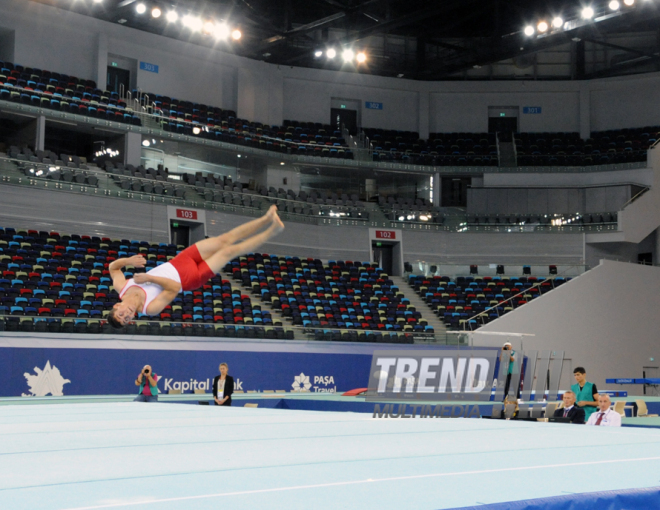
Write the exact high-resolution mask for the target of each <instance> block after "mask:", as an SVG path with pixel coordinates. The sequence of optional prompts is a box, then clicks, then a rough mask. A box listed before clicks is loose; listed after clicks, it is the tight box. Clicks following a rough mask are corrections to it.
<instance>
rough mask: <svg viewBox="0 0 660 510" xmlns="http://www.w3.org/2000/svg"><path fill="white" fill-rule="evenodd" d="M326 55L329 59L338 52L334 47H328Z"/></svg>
mask: <svg viewBox="0 0 660 510" xmlns="http://www.w3.org/2000/svg"><path fill="white" fill-rule="evenodd" d="M325 56H326V57H328V58H329V59H333V58H335V57H336V56H337V52H336V51H335V49H334V48H330V49H328V51H326V52H325Z"/></svg>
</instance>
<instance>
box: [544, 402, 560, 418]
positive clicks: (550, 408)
mask: <svg viewBox="0 0 660 510" xmlns="http://www.w3.org/2000/svg"><path fill="white" fill-rule="evenodd" d="M557 405H558V404H557V402H548V404H547V405H546V406H545V417H546V418H552V417H553V416H554V415H555V411H556V410H557Z"/></svg>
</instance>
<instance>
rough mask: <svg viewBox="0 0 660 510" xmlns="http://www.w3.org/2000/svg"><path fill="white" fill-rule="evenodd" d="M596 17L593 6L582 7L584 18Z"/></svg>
mask: <svg viewBox="0 0 660 510" xmlns="http://www.w3.org/2000/svg"><path fill="white" fill-rule="evenodd" d="M593 17H594V10H593V9H592V8H591V7H585V8H584V9H582V18H583V19H591V18H593Z"/></svg>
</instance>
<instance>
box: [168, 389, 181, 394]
mask: <svg viewBox="0 0 660 510" xmlns="http://www.w3.org/2000/svg"><path fill="white" fill-rule="evenodd" d="M167 393H169V394H170V395H181V390H169V391H168V392H167Z"/></svg>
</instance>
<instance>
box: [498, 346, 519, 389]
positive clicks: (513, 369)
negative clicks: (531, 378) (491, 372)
mask: <svg viewBox="0 0 660 510" xmlns="http://www.w3.org/2000/svg"><path fill="white" fill-rule="evenodd" d="M506 356H508V357H509V369H508V370H507V373H506V383H505V385H504V399H505V400H506V398H507V395H509V387H510V386H511V376H512V375H513V374H518V373H519V368H518V362H517V361H516V351H514V350H513V346H512V345H511V342H506V343H505V344H504V345H503V346H502V356H501V357H500V362H502V361H504V360H505V359H506ZM519 393H520V385H518V388H517V389H516V398H518V396H519Z"/></svg>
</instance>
